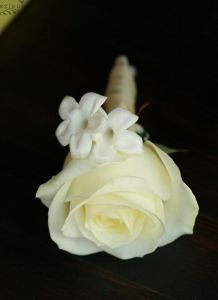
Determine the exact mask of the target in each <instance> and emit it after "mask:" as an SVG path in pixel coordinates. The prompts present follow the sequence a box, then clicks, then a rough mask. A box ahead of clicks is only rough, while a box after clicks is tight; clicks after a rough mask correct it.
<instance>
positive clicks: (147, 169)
mask: <svg viewBox="0 0 218 300" xmlns="http://www.w3.org/2000/svg"><path fill="white" fill-rule="evenodd" d="M138 176H140V177H141V179H142V180H144V185H146V186H145V187H146V188H147V189H148V188H149V189H150V190H151V191H152V192H153V194H156V195H157V196H159V197H160V199H162V200H167V199H169V197H170V193H171V188H170V181H169V176H168V173H167V171H166V168H165V167H164V165H163V164H162V162H161V161H160V159H159V158H158V156H157V155H156V154H155V153H154V152H153V151H152V150H151V149H150V147H148V146H145V148H144V153H142V154H138V155H131V156H129V157H128V159H126V160H124V161H122V162H113V163H110V164H104V165H101V166H99V167H98V168H97V167H96V168H94V169H93V170H92V172H91V174H90V173H86V174H83V175H82V176H80V177H79V178H75V180H74V182H73V183H72V190H71V192H72V195H75V196H81V197H85V198H87V197H91V195H92V194H94V193H95V192H96V191H98V190H99V189H100V188H102V187H103V186H104V185H105V184H107V183H108V182H110V181H111V179H112V178H121V177H138ZM84 182H85V183H86V188H85V189H84ZM129 186H131V184H127V185H126V188H127V190H128V189H129ZM123 188H125V186H124V187H123ZM133 188H134V187H133ZM137 188H138V187H137ZM136 190H137V189H136Z"/></svg>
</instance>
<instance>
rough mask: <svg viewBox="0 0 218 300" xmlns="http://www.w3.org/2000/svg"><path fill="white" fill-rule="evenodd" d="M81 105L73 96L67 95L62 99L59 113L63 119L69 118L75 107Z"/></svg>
mask: <svg viewBox="0 0 218 300" xmlns="http://www.w3.org/2000/svg"><path fill="white" fill-rule="evenodd" d="M78 107H79V104H78V103H77V102H76V100H75V99H74V98H73V97H70V96H66V97H64V99H63V100H62V102H61V104H60V106H59V115H60V117H61V118H62V119H63V120H66V119H68V118H69V115H70V113H71V111H72V110H73V109H76V108H78Z"/></svg>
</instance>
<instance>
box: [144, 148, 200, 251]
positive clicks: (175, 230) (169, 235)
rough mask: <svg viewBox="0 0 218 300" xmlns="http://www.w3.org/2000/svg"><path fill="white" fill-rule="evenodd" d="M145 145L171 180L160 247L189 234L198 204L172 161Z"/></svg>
mask: <svg viewBox="0 0 218 300" xmlns="http://www.w3.org/2000/svg"><path fill="white" fill-rule="evenodd" d="M146 144H147V145H149V146H150V147H151V149H153V151H154V152H155V153H156V154H157V155H158V156H159V157H160V159H161V161H162V162H163V164H164V165H165V167H166V169H167V172H168V174H169V178H170V180H171V189H172V196H171V199H170V200H169V201H166V202H164V208H165V209H164V210H165V216H166V224H165V230H166V233H165V234H164V236H163V238H162V240H161V242H160V246H164V245H166V244H168V243H171V242H172V241H174V240H175V239H177V238H178V237H180V236H181V235H183V234H191V233H192V232H193V227H194V223H195V218H196V216H197V214H198V209H199V208H198V204H197V202H196V199H195V196H194V195H193V193H192V191H191V190H190V189H189V187H188V186H187V185H186V184H185V183H184V182H183V181H182V178H181V174H180V171H179V169H178V167H177V166H176V165H175V163H174V162H173V160H172V159H171V158H170V157H169V156H168V155H167V154H166V153H164V152H163V151H162V150H160V149H159V148H158V147H156V146H155V145H154V144H153V143H151V142H146Z"/></svg>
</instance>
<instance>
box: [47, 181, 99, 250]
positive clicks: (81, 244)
mask: <svg viewBox="0 0 218 300" xmlns="http://www.w3.org/2000/svg"><path fill="white" fill-rule="evenodd" d="M70 184H71V183H70V182H67V183H65V184H64V185H63V187H62V188H61V189H60V190H59V191H58V192H57V194H56V195H55V197H54V199H53V201H52V203H51V206H50V208H49V213H48V226H49V231H50V236H51V238H52V240H53V241H54V242H55V243H56V244H57V245H58V247H59V248H60V249H63V250H66V251H68V252H70V253H72V254H79V255H87V254H91V253H96V252H99V251H101V250H100V249H99V248H98V247H97V246H96V245H95V244H94V243H92V242H90V241H89V240H87V239H84V238H76V239H72V238H70V237H67V236H65V235H64V234H63V232H62V227H63V225H64V222H65V220H66V218H67V215H68V212H69V211H68V206H69V204H68V203H66V202H65V201H64V200H65V196H66V193H67V191H68V189H69V186H70Z"/></svg>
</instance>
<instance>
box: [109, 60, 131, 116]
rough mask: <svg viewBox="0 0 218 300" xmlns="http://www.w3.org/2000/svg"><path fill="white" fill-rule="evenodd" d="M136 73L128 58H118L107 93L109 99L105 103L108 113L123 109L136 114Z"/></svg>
mask: <svg viewBox="0 0 218 300" xmlns="http://www.w3.org/2000/svg"><path fill="white" fill-rule="evenodd" d="M135 73H136V71H135V69H134V67H132V66H131V65H130V64H129V62H128V59H127V57H126V56H118V57H117V58H116V59H115V63H114V66H113V67H112V69H111V72H110V75H109V79H108V83H107V87H106V92H105V94H106V96H107V97H108V99H107V101H106V103H105V109H106V111H107V112H110V111H111V110H113V109H114V108H117V107H121V108H124V109H126V110H128V111H130V112H132V113H135V102H136V94H137V89H136V82H135Z"/></svg>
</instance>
